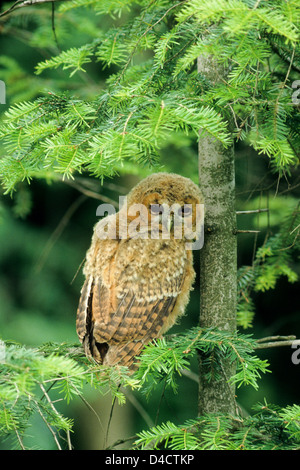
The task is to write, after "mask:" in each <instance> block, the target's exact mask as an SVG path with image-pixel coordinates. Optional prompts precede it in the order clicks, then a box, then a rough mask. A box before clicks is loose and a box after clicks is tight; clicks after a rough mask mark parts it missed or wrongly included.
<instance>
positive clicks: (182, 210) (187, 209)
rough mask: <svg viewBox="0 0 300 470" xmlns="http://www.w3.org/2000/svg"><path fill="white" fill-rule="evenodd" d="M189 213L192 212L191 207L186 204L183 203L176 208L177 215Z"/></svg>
mask: <svg viewBox="0 0 300 470" xmlns="http://www.w3.org/2000/svg"><path fill="white" fill-rule="evenodd" d="M191 214H192V208H191V207H189V206H187V205H184V206H182V207H180V208H179V209H178V215H180V217H187V216H189V215H191Z"/></svg>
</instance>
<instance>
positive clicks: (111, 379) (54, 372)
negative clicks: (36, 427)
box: [0, 341, 139, 449]
mask: <svg viewBox="0 0 300 470" xmlns="http://www.w3.org/2000/svg"><path fill="white" fill-rule="evenodd" d="M0 347H1V361H0V436H1V438H2V439H8V438H10V442H11V443H12V446H13V447H14V448H22V449H24V448H25V444H24V437H26V435H27V434H28V428H30V419H31V417H32V416H33V415H35V414H37V415H39V416H40V417H41V419H42V421H43V422H44V425H45V426H46V427H47V428H48V429H49V430H50V432H51V434H52V436H53V440H54V442H53V444H54V448H59V449H60V448H66V445H64V446H63V444H62V442H63V440H61V439H60V432H61V431H63V432H64V434H69V433H70V432H71V431H72V428H73V420H71V419H68V418H66V417H65V416H64V415H63V414H62V413H61V412H60V411H59V402H60V401H61V400H64V401H66V402H67V403H69V402H70V400H72V399H74V398H75V397H81V396H82V393H83V388H84V385H85V384H89V385H90V386H91V387H93V388H96V389H97V390H98V391H99V392H100V393H101V394H104V393H108V392H110V393H111V396H112V397H113V400H114V399H117V400H118V402H119V403H121V404H122V403H124V401H125V396H124V394H123V393H122V391H121V390H120V387H121V386H130V387H131V388H133V389H135V388H136V387H138V385H139V384H138V381H137V380H135V379H133V378H132V377H130V376H129V375H128V372H127V371H126V369H125V368H124V369H122V368H114V369H106V370H104V369H101V368H99V366H97V365H96V364H94V363H88V362H87V360H86V359H85V357H84V355H83V352H82V351H81V350H80V349H79V348H78V345H70V344H53V343H49V344H45V345H42V346H41V347H40V348H39V349H30V348H25V347H24V346H20V345H18V344H5V343H4V342H2V341H1V343H0ZM53 393H54V396H53ZM57 396H59V397H61V398H59V399H57ZM57 403H58V405H57ZM65 440H66V441H69V442H70V439H67V438H65ZM62 446H63V447H62ZM27 448H28V447H27Z"/></svg>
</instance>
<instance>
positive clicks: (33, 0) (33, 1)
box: [0, 0, 68, 18]
mask: <svg viewBox="0 0 300 470" xmlns="http://www.w3.org/2000/svg"><path fill="white" fill-rule="evenodd" d="M60 1H62V0H25V1H24V2H23V1H21V0H17V1H16V2H15V3H14V4H13V5H12V6H11V7H10V8H8V9H7V10H5V11H3V12H2V13H0V18H1V17H3V16H6V15H9V13H12V12H13V11H15V10H17V9H19V8H24V7H30V6H33V5H40V4H44V3H53V2H60ZM63 1H68V0H63Z"/></svg>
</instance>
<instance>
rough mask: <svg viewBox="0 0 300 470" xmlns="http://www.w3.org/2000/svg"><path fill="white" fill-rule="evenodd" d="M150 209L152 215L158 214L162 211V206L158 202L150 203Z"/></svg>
mask: <svg viewBox="0 0 300 470" xmlns="http://www.w3.org/2000/svg"><path fill="white" fill-rule="evenodd" d="M150 211H151V214H153V215H159V214H162V213H163V212H164V208H163V206H161V205H160V204H151V206H150Z"/></svg>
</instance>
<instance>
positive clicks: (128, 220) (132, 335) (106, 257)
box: [76, 173, 203, 369]
mask: <svg viewBox="0 0 300 470" xmlns="http://www.w3.org/2000/svg"><path fill="white" fill-rule="evenodd" d="M202 202H203V201H202V196H201V193H200V190H199V188H198V186H196V185H195V184H194V183H193V182H192V181H191V180H190V179H188V178H185V177H183V176H180V175H177V174H171V173H156V174H152V175H150V176H148V177H147V178H145V179H144V180H142V181H141V182H140V183H138V184H137V185H136V186H135V187H134V188H133V189H132V190H131V191H130V193H129V194H128V196H127V197H126V204H123V205H122V207H121V209H120V210H119V212H117V213H116V214H111V215H108V216H107V217H105V218H103V219H102V220H100V221H99V222H98V223H97V224H96V225H95V227H94V232H93V237H92V242H91V246H90V248H89V250H88V251H87V254H86V261H85V265H84V269H83V273H84V276H85V282H84V284H83V287H82V290H81V297H80V301H79V306H78V310H77V319H76V329H77V334H78V337H79V339H80V341H81V342H82V344H83V347H84V350H85V354H86V355H87V356H88V357H92V358H94V360H96V362H98V363H99V364H103V365H107V366H113V365H120V366H127V367H128V368H129V369H134V368H136V367H138V359H137V358H138V356H139V355H140V353H141V351H142V349H143V348H144V346H145V345H147V344H148V343H149V342H151V341H152V340H153V339H155V338H159V337H161V336H162V335H163V334H164V333H165V332H166V331H167V330H169V328H171V326H172V325H174V323H175V322H176V320H177V319H178V318H179V317H180V316H181V315H182V314H183V313H184V311H185V307H186V305H187V303H188V300H189V293H190V291H191V289H192V284H193V281H194V278H195V272H194V269H193V255H192V250H191V249H188V248H187V247H188V243H187V242H188V241H189V242H190V241H191V239H195V225H196V219H197V220H200V225H201V226H203V213H202V207H203V205H202ZM199 208H200V212H199ZM170 209H171V210H170ZM196 215H198V216H199V217H198V218H197V217H196ZM175 222H176V223H175ZM180 223H181V224H180ZM180 225H181V227H180ZM182 227H183V228H185V230H181V235H182V236H180V233H179V232H180V230H179V229H180V228H181V229H182ZM104 228H105V230H104ZM196 236H197V235H196ZM193 237H194V238H193Z"/></svg>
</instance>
